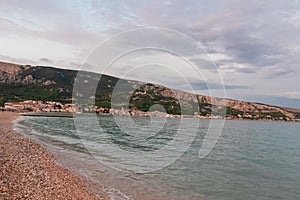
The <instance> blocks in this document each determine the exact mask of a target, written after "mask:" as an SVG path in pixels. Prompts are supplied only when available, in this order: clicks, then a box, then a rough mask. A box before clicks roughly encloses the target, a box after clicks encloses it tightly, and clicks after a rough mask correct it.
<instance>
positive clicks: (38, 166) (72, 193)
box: [0, 112, 109, 200]
mask: <svg viewBox="0 0 300 200" xmlns="http://www.w3.org/2000/svg"><path fill="white" fill-rule="evenodd" d="M19 116H20V115H19V114H17V113H12V112H0V127H1V130H0V163H1V165H0V199H26V198H30V199H46V198H47V199H87V200H90V199H91V200H94V199H95V200H96V199H103V200H106V199H109V198H108V196H107V194H105V193H102V194H98V193H97V194H95V193H94V192H92V191H91V190H90V188H89V187H88V183H86V182H85V181H84V180H82V179H81V178H80V177H79V176H77V175H75V174H74V173H73V172H71V171H69V170H67V169H65V168H63V167H61V166H60V165H58V164H57V163H56V159H55V157H54V156H53V155H52V154H50V153H49V152H48V151H47V150H46V149H45V148H44V147H42V146H41V145H39V144H37V143H36V142H34V141H33V140H32V139H29V138H26V137H24V136H22V135H20V134H18V133H16V132H15V131H13V129H12V121H13V120H15V119H17V118H18V117H19Z"/></svg>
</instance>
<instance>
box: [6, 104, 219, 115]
mask: <svg viewBox="0 0 300 200" xmlns="http://www.w3.org/2000/svg"><path fill="white" fill-rule="evenodd" d="M0 110H1V111H11V112H17V113H29V112H31V113H70V114H72V113H98V114H107V115H123V116H140V117H148V116H153V117H170V118H178V117H197V118H214V119H218V118H222V117H221V116H218V115H209V114H208V115H207V116H202V115H199V113H198V112H195V113H194V115H175V114H168V113H166V112H161V111H157V110H154V111H147V112H144V111H141V110H137V109H125V108H123V107H122V108H120V109H117V108H105V107H97V106H94V105H84V106H82V105H81V106H79V105H78V104H73V103H67V104H63V103H61V102H55V101H35V100H26V101H22V102H6V103H4V106H3V107H0Z"/></svg>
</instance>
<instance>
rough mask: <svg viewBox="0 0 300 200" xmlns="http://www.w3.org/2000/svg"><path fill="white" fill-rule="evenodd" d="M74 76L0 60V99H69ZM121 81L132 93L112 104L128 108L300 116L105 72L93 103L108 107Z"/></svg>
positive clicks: (259, 117) (293, 118)
mask: <svg viewBox="0 0 300 200" xmlns="http://www.w3.org/2000/svg"><path fill="white" fill-rule="evenodd" d="M76 76H77V71H75V70H65V69H59V68H52V67H41V66H28V65H15V64H10V63H4V62H0V103H1V102H2V103H3V102H4V101H21V100H27V99H32V100H53V101H61V102H70V99H71V98H72V92H73V84H74V80H75V78H76ZM99 76H100V75H99V74H96V73H87V74H86V77H85V78H83V79H82V80H83V81H84V83H87V84H90V83H91V82H92V81H95V80H97V78H98V77H99ZM120 82H121V85H122V88H123V89H124V91H128V88H129V89H130V90H131V91H133V93H132V94H128V92H127V93H126V92H124V94H122V91H121V93H120V95H121V96H120V98H119V99H121V100H120V102H117V103H116V102H113V103H115V105H114V106H115V107H119V108H121V107H122V106H126V105H127V104H128V103H129V109H136V110H142V111H148V110H149V109H150V107H151V106H152V105H154V104H160V105H162V106H163V107H164V108H165V110H166V111H167V112H168V113H170V114H182V115H195V114H196V115H199V116H221V117H225V115H226V117H227V118H230V119H256V120H285V121H297V120H298V119H300V110H299V109H291V108H282V107H278V106H272V105H265V104H260V103H251V102H244V101H238V100H232V99H220V98H212V97H209V96H204V95H195V94H192V93H188V92H184V91H179V90H174V89H170V88H167V87H164V86H161V85H157V84H151V83H143V82H138V81H131V80H122V79H118V78H116V77H112V76H107V75H102V76H101V79H100V81H99V83H98V88H97V90H96V94H95V96H94V97H93V99H95V103H96V105H97V106H99V107H110V106H111V97H112V93H113V90H114V88H115V86H116V84H117V83H120ZM78 95H79V96H84V94H78ZM122 95H123V96H122ZM91 98H92V97H88V98H87V99H91ZM125 101H127V102H125ZM87 103H88V102H87ZM195 111H197V112H196V113H195Z"/></svg>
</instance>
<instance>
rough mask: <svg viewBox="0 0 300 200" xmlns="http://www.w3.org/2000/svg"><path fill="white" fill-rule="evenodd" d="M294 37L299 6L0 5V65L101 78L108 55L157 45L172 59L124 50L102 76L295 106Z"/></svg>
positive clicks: (99, 0) (230, 0)
mask: <svg viewBox="0 0 300 200" xmlns="http://www.w3.org/2000/svg"><path fill="white" fill-rule="evenodd" d="M148 27H158V28H156V29H155V30H160V31H159V32H157V31H154V32H153V31H152V30H153V29H147V28H148ZM160 28H161V29H160ZM131 30H137V31H133V32H128V31H131ZM128 33H130V34H128ZM299 35H300V2H299V1H298V0H264V1H258V0H252V1H250V0H248V1H245V0H226V1H220V0H211V1H202V0H176V1H175V0H174V1H171V0H166V1H156V0H148V1H146V0H127V1H125V0H113V1H112V0H82V1H79V0H78V1H75V0H72V1H71V0H66V1H58V0H48V1H39V0H26V1H21V0H19V1H18V0H10V1H5V0H0V44H1V45H0V60H1V61H7V62H14V63H20V64H31V65H47V66H56V67H60V68H67V69H79V68H80V67H81V66H82V65H83V64H85V63H86V64H87V65H85V66H87V68H86V69H89V70H92V71H97V72H103V70H104V69H105V68H103V66H101V63H102V58H103V57H104V56H107V57H106V58H108V57H109V58H113V57H112V55H113V53H111V52H112V51H118V50H120V49H123V50H126V49H127V48H128V49H134V48H135V47H141V46H143V45H144V47H149V46H155V47H164V48H169V49H171V50H172V51H174V52H179V53H180V55H179V56H178V55H176V54H172V53H170V52H168V51H164V50H160V49H158V48H156V49H142V50H139V51H134V52H129V53H128V54H126V55H125V56H124V55H123V56H121V57H120V58H119V59H118V60H116V62H114V63H113V64H112V65H111V67H110V69H109V70H108V71H107V73H108V74H111V75H115V76H121V77H125V78H131V79H136V80H141V81H150V82H155V83H159V84H164V85H166V86H168V87H172V88H176V89H183V90H187V91H191V87H192V91H193V92H196V93H200V94H211V95H213V94H217V96H218V94H220V95H219V96H221V92H222V89H223V87H222V85H224V87H225V89H226V97H228V98H231V99H239V100H246V101H255V102H262V103H268V104H275V105H280V106H288V107H297V108H300V103H299V102H300V90H299V87H298V86H299V85H300V67H299V64H300V56H299V55H300V37H299ZM112 36H113V37H112ZM105 41H109V42H107V43H105ZM103 42H104V45H102V46H101V44H103ZM193 42H194V43H193ZM194 44H197V45H199V46H201V48H202V50H199V49H198V50H199V51H197V52H196V47H195V46H193V45H194ZM105 45H106V46H105ZM104 46H105V47H106V48H104ZM93 56H94V58H97V59H94V58H93ZM183 58H186V59H187V60H189V61H191V62H192V63H193V64H195V67H196V68H197V69H196V71H200V73H201V76H198V75H196V71H195V69H194V68H193V67H191V65H189V64H188V63H187V62H184V60H183ZM88 61H91V62H88ZM93 62H94V63H93ZM136 66H138V67H136ZM212 74H214V75H215V77H213V75H212ZM190 86H191V87H190Z"/></svg>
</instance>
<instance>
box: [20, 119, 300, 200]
mask: <svg viewBox="0 0 300 200" xmlns="http://www.w3.org/2000/svg"><path fill="white" fill-rule="evenodd" d="M97 120H98V125H99V126H96V127H95V126H94V125H93V123H88V122H89V120H87V122H86V123H83V124H80V126H81V127H84V126H86V127H85V129H83V130H86V132H82V131H81V133H80V134H78V132H77V131H76V128H75V125H74V119H72V118H60V117H22V118H21V119H19V120H18V121H17V122H16V123H15V130H16V131H18V132H21V133H22V134H25V135H27V136H28V137H31V138H34V139H36V140H37V141H38V142H39V143H41V144H43V145H44V146H46V148H48V150H49V151H51V152H52V153H54V155H56V157H57V158H58V162H59V163H61V164H62V165H65V166H66V167H69V168H71V169H72V170H74V171H76V172H77V173H80V174H81V175H83V176H85V177H87V179H90V180H92V181H93V182H97V181H98V182H99V183H101V184H103V185H104V186H106V187H109V188H112V189H111V191H110V193H111V198H112V199H130V198H135V199H140V198H141V197H147V196H148V197H149V198H145V199H151V198H153V199H156V198H161V199H176V198H178V199H230V200H235V199H300V123H287V122H259V121H226V122H225V126H224V128H223V131H222V134H221V136H220V138H219V140H218V143H217V144H216V146H215V147H214V148H213V150H212V151H211V152H210V154H209V155H208V156H207V157H206V158H204V159H200V158H199V157H198V153H199V148H200V146H201V143H202V142H203V139H204V137H205V135H206V133H207V130H208V125H209V120H199V121H198V122H199V127H195V124H196V123H195V120H198V119H188V120H186V121H185V122H184V123H186V124H185V126H184V127H185V130H184V131H185V132H186V133H187V135H188V133H189V131H190V130H194V129H195V128H196V129H197V134H196V136H195V138H194V139H193V142H192V144H191V145H190V147H189V148H188V149H187V151H186V152H185V153H184V154H183V155H182V156H181V157H180V158H178V159H177V160H176V161H175V162H172V163H170V165H168V166H167V167H165V168H163V169H160V170H156V171H153V172H150V173H146V174H136V173H130V172H127V171H118V170H115V169H111V168H110V165H109V164H108V165H107V163H112V164H113V163H119V162H120V163H122V165H123V166H124V165H125V166H128V168H130V165H131V164H134V165H137V164H136V163H131V161H130V160H124V157H122V156H121V155H118V154H116V155H113V156H112V155H108V154H105V153H103V152H105V151H107V150H110V151H113V148H112V149H110V147H118V148H120V149H122V150H123V151H125V152H126V151H128V152H129V151H130V152H133V153H134V152H136V153H137V154H138V153H143V152H155V151H157V150H158V149H160V148H162V147H164V146H165V145H167V144H168V143H169V142H170V141H172V138H173V137H174V135H175V134H176V131H178V129H179V128H180V126H179V124H180V122H179V120H180V119H167V120H166V119H164V118H156V119H154V118H153V119H152V120H154V121H155V120H156V121H157V123H158V124H159V126H161V125H162V127H159V128H157V130H156V129H155V127H154V128H153V126H149V124H150V123H151V119H149V118H147V117H135V118H134V119H133V122H134V123H135V125H137V127H139V128H136V127H132V124H130V123H128V124H127V123H124V124H123V125H122V128H119V126H118V125H117V123H115V120H114V118H113V117H112V116H98V117H97ZM124 122H126V117H124ZM159 122H162V124H161V123H159ZM126 126H128V127H126ZM99 127H101V131H99ZM124 127H125V128H126V130H128V131H129V133H128V132H126V131H124ZM141 127H142V129H141ZM186 127H188V128H186ZM151 131H152V132H155V134H152V133H151ZM139 133H140V135H141V137H138V136H139ZM147 134H149V135H150V137H147ZM143 137H144V138H147V139H144V140H143V139H142V138H143ZM149 138H151V139H149ZM82 141H84V142H82ZM183 144H184V143H183ZM184 145H186V144H184ZM86 147H87V148H86ZM99 148H100V149H99ZM101 148H106V149H105V151H104V150H103V151H101ZM178 148H180V147H179V146H178ZM174 151H176V149H174ZM161 156H162V158H163V157H166V156H168V153H167V152H166V153H165V154H162V155H161ZM94 157H96V158H101V159H100V161H101V160H103V161H106V164H105V165H102V164H100V162H99V159H98V160H97V159H95V158H94ZM122 158H123V160H122ZM138 165H140V167H143V165H144V167H146V166H148V167H149V165H151V163H145V162H142V161H141V162H140V163H139V164H138ZM116 191H117V192H116ZM116 193H118V194H116Z"/></svg>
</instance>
